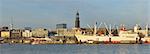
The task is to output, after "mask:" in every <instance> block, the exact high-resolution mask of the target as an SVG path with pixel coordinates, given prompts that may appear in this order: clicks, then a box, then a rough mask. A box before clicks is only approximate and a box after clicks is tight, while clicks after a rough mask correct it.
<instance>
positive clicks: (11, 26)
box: [10, 17, 13, 30]
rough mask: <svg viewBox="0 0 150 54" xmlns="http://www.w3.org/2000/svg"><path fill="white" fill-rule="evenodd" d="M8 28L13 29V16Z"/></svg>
mask: <svg viewBox="0 0 150 54" xmlns="http://www.w3.org/2000/svg"><path fill="white" fill-rule="evenodd" d="M10 29H11V30H12V29H13V17H11V23H10Z"/></svg>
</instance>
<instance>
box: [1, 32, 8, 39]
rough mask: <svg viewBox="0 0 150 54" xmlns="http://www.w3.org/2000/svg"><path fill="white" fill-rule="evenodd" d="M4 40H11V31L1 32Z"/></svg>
mask: <svg viewBox="0 0 150 54" xmlns="http://www.w3.org/2000/svg"><path fill="white" fill-rule="evenodd" d="M1 37H2V38H10V31H1Z"/></svg>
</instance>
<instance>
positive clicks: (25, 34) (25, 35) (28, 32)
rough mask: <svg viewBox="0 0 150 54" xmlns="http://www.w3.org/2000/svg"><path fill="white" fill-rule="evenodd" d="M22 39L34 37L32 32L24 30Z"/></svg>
mask: <svg viewBox="0 0 150 54" xmlns="http://www.w3.org/2000/svg"><path fill="white" fill-rule="evenodd" d="M22 37H32V31H31V30H24V31H23V32H22Z"/></svg>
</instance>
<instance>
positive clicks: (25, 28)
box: [24, 27, 32, 30]
mask: <svg viewBox="0 0 150 54" xmlns="http://www.w3.org/2000/svg"><path fill="white" fill-rule="evenodd" d="M24 30H32V28H31V27H24Z"/></svg>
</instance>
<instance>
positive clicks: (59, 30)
mask: <svg viewBox="0 0 150 54" xmlns="http://www.w3.org/2000/svg"><path fill="white" fill-rule="evenodd" d="M56 30H57V36H64V32H66V31H67V24H64V23H63V24H57V25H56Z"/></svg>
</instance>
